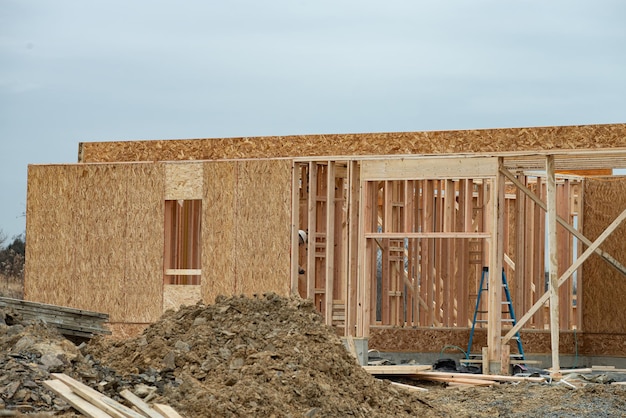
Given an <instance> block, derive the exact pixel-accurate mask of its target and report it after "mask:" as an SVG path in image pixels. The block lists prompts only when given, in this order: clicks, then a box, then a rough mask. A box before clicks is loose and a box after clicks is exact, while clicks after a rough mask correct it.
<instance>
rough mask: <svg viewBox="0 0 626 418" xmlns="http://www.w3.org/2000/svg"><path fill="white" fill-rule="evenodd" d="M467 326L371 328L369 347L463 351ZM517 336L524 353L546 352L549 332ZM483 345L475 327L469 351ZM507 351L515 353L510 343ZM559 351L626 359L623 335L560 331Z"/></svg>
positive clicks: (476, 351) (481, 334)
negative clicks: (459, 349)
mask: <svg viewBox="0 0 626 418" xmlns="http://www.w3.org/2000/svg"><path fill="white" fill-rule="evenodd" d="M469 333H470V330H469V328H418V329H406V328H386V329H385V328H373V329H372V330H371V334H370V339H369V348H370V349H372V350H378V351H381V352H406V353H440V352H441V351H442V350H445V349H447V348H446V347H448V346H455V347H458V348H461V349H462V350H467V343H468V341H469ZM521 339H522V344H523V348H524V353H525V354H526V355H528V354H530V355H532V354H550V353H551V352H552V351H551V348H550V331H534V330H523V331H522V332H521ZM486 345H487V333H486V330H476V332H475V333H474V341H473V344H472V346H473V348H472V354H479V353H480V350H481V347H486ZM510 347H511V353H516V352H517V347H516V344H515V343H514V342H511V343H510ZM559 354H562V355H576V354H578V355H585V356H609V357H624V358H626V340H625V338H624V335H613V334H608V333H584V332H577V331H561V333H560V339H559Z"/></svg>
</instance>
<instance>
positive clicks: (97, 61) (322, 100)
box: [0, 0, 626, 237]
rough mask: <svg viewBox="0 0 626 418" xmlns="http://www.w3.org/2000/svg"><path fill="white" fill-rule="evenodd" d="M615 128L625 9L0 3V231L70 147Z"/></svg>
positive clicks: (624, 100)
mask: <svg viewBox="0 0 626 418" xmlns="http://www.w3.org/2000/svg"><path fill="white" fill-rule="evenodd" d="M621 122H626V2H625V1H623V0H613V1H604V0H594V1H591V0H586V1H572V0H551V1H546V0H537V1H521V0H520V1H515V2H513V1H502V0H500V1H495V0H494V1H480V0H472V1H468V0H458V1H445V0H439V1H434V0H433V1H420V0H385V1H382V0H381V1H367V0H359V1H341V0H333V1H329V0H315V1H313V0H310V1H302V0H282V1H273V0H267V1H259V0H230V1H215V0H214V1H207V0H205V1H154V0H151V1H128V0H127V1H117V0H106V1H84V0H81V1H79V0H76V1H67V0H55V1H50V0H45V1H44V0H0V141H1V143H0V144H1V148H0V188H1V193H2V194H1V195H0V196H1V197H0V230H2V231H4V232H5V234H6V235H8V236H9V237H12V236H14V235H16V234H19V233H21V232H23V231H24V230H25V222H26V220H25V218H24V216H23V213H24V212H25V210H26V184H27V166H28V164H41V163H74V162H76V160H77V153H78V143H79V142H81V141H109V140H133V139H169V138H172V139H175V138H208V137H232V136H235V137H236V136H262V135H289V134H317V133H352V132H393V131H422V130H447V129H469V128H496V127H520V126H546V125H578V124H590V123H621Z"/></svg>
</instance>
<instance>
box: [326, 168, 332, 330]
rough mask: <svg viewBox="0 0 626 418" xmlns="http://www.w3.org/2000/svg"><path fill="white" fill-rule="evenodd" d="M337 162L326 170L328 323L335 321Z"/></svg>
mask: <svg viewBox="0 0 626 418" xmlns="http://www.w3.org/2000/svg"><path fill="white" fill-rule="evenodd" d="M334 232H335V162H334V161H329V162H328V169H327V171H326V272H325V273H326V274H325V276H326V277H325V282H324V283H325V292H324V293H325V295H324V296H325V299H324V302H325V305H326V306H325V308H324V319H325V321H326V325H331V326H332V323H333V319H332V312H333V299H334V294H333V290H334V280H335V234H334Z"/></svg>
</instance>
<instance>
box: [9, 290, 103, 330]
mask: <svg viewBox="0 0 626 418" xmlns="http://www.w3.org/2000/svg"><path fill="white" fill-rule="evenodd" d="M2 308H9V309H13V310H15V311H16V312H18V313H19V314H21V315H22V317H23V318H25V319H32V320H41V321H43V322H45V323H47V324H49V325H52V326H54V327H56V328H57V329H58V330H59V332H60V333H61V334H64V335H70V336H75V337H82V338H92V337H93V336H94V335H96V334H111V331H109V330H108V329H107V328H106V326H105V323H106V322H108V320H109V315H108V314H106V313H100V312H93V311H86V310H83V309H75V308H68V307H64V306H57V305H49V304H45V303H38V302H29V301H25V300H20V299H12V298H4V297H0V309H2Z"/></svg>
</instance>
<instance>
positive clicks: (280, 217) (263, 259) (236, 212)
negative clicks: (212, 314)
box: [202, 160, 291, 303]
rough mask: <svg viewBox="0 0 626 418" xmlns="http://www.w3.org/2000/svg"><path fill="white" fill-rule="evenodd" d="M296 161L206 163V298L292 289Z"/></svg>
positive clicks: (203, 253) (204, 279) (204, 248)
mask: <svg viewBox="0 0 626 418" xmlns="http://www.w3.org/2000/svg"><path fill="white" fill-rule="evenodd" d="M290 184H291V162H290V161H287V160H269V161H231V162H206V163H204V201H203V205H204V207H203V218H202V236H203V241H202V245H203V247H202V299H203V300H204V301H206V302H208V303H212V302H213V301H214V300H215V297H216V296H218V295H233V294H235V295H236V294H246V295H253V294H255V293H264V292H269V291H273V292H277V293H280V294H283V295H287V294H288V292H289V268H290V264H289V263H290V242H291V238H290V237H291V231H290V223H291V190H290V189H291V188H290Z"/></svg>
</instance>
